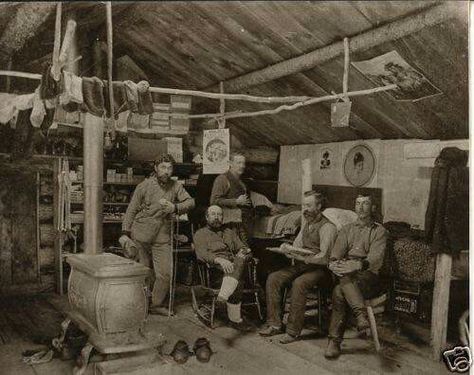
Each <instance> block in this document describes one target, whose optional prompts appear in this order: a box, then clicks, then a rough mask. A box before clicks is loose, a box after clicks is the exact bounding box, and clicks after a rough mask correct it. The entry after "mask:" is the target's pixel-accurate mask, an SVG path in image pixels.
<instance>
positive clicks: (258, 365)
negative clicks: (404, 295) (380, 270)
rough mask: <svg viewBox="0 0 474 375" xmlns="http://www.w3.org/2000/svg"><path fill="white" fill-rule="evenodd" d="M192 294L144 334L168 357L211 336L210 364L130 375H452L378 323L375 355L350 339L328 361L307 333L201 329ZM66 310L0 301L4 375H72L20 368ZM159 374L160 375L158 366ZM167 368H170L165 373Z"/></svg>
mask: <svg viewBox="0 0 474 375" xmlns="http://www.w3.org/2000/svg"><path fill="white" fill-rule="evenodd" d="M188 297H189V296H187V295H186V296H181V297H180V298H179V299H177V307H176V312H177V315H176V316H174V317H172V318H170V319H168V318H167V317H160V316H150V317H149V319H148V322H147V329H151V330H154V331H157V332H161V333H163V334H164V336H165V338H166V340H167V343H166V344H165V345H164V347H163V353H165V354H166V353H169V352H171V350H172V348H173V346H174V344H175V343H176V341H177V340H179V339H182V340H185V341H186V342H188V344H189V345H190V346H191V347H192V345H193V343H194V341H195V340H196V339H197V338H199V337H207V338H208V339H209V340H210V342H211V346H212V349H213V350H214V352H215V354H214V355H213V356H212V358H211V361H210V362H209V363H200V362H198V361H197V360H196V358H195V357H191V358H190V359H189V360H188V361H187V363H185V364H184V365H178V364H176V363H174V362H172V361H171V360H170V359H169V358H167V357H166V356H164V357H163V358H164V361H165V363H167V364H165V365H163V364H162V365H156V366H155V368H151V367H149V368H148V371H149V372H147V371H146V370H144V369H142V370H140V371H134V372H129V373H133V374H135V373H136V374H142V375H144V374H148V373H150V374H157V373H160V374H162V373H169V374H201V373H205V374H209V375H212V374H282V375H289V374H362V373H363V374H381V373H399V374H447V373H448V371H447V369H446V367H445V366H444V364H442V363H436V362H433V361H431V360H430V359H429V358H430V357H429V354H430V351H429V347H427V346H426V345H421V344H419V343H418V344H417V343H413V342H412V343H410V342H409V340H408V339H407V338H406V337H401V336H400V335H398V336H397V335H394V333H393V331H392V330H390V329H389V327H387V326H384V325H381V327H380V331H381V332H380V333H381V336H382V337H387V338H390V342H388V341H383V342H382V345H383V349H382V352H381V353H380V354H376V353H375V352H374V350H373V345H372V343H371V342H370V340H366V339H364V340H363V339H346V340H345V341H344V343H343V355H342V356H341V357H340V358H339V359H338V360H335V361H328V360H326V359H325V358H324V356H323V353H324V349H325V346H326V343H327V339H326V338H325V337H318V335H317V334H314V333H313V332H312V331H309V330H305V331H304V332H303V334H304V335H305V340H302V341H299V342H295V343H293V344H289V345H282V344H280V343H278V337H279V336H276V337H273V338H270V339H264V338H262V337H259V336H258V334H256V333H249V334H240V333H239V332H237V331H235V330H232V329H230V328H228V327H225V325H223V324H221V326H219V327H217V328H216V329H214V330H211V329H209V328H207V327H206V326H205V325H203V324H202V323H201V322H200V321H199V320H198V319H197V318H196V317H195V316H194V314H193V312H192V309H191V307H190V303H189V299H188ZM66 310H67V301H66V299H65V298H61V297H59V296H57V295H52V294H50V295H40V296H36V297H30V298H22V299H20V298H16V299H11V298H9V299H4V300H1V299H0V364H1V370H0V373H1V374H4V375H10V374H11V375H13V374H15V375H17V374H18V375H30V374H31V375H33V374H36V375H42V374H44V375H46V374H48V375H56V374H58V375H59V374H61V375H62V374H70V373H72V372H71V371H72V368H73V362H72V361H61V360H60V359H58V358H55V359H53V360H52V361H51V362H49V363H46V364H41V365H35V366H28V365H26V364H24V363H22V359H21V358H22V356H21V354H22V351H24V350H28V349H35V348H40V347H41V344H42V343H43V344H44V343H47V342H48V341H50V338H51V337H54V336H56V335H57V334H58V333H59V331H60V323H61V321H62V319H63V317H64V316H65V315H64V313H65V311H66ZM160 366H162V367H161V369H162V371H160V372H158V371H157V370H159V369H160ZM165 369H166V371H164V370H165Z"/></svg>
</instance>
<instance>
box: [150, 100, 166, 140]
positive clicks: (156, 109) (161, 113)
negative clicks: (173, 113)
mask: <svg viewBox="0 0 474 375" xmlns="http://www.w3.org/2000/svg"><path fill="white" fill-rule="evenodd" d="M170 107H171V105H170V104H167V103H153V113H152V115H151V116H150V128H151V129H152V130H154V131H156V132H157V133H166V132H169V130H170Z"/></svg>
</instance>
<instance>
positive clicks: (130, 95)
mask: <svg viewBox="0 0 474 375" xmlns="http://www.w3.org/2000/svg"><path fill="white" fill-rule="evenodd" d="M123 85H124V87H125V92H126V94H127V102H128V108H129V109H130V111H132V112H138V87H137V84H136V83H135V82H132V81H124V82H123Z"/></svg>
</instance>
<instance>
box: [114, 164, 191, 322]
mask: <svg viewBox="0 0 474 375" xmlns="http://www.w3.org/2000/svg"><path fill="white" fill-rule="evenodd" d="M173 164H174V159H173V157H172V156H171V155H164V156H160V157H158V158H157V159H156V160H155V163H154V173H153V174H152V175H151V176H150V177H149V178H147V179H146V180H145V181H143V182H141V183H140V184H138V185H137V187H136V189H135V191H134V193H133V197H132V199H131V201H130V204H129V205H128V207H127V212H126V213H125V217H124V220H123V223H122V237H121V238H120V240H119V242H120V243H121V244H127V243H128V244H129V243H130V242H131V241H133V242H134V244H135V245H136V247H137V250H138V258H139V262H140V263H142V264H144V265H146V266H147V267H150V268H153V269H154V283H153V289H152V298H151V306H150V309H149V312H150V313H151V314H161V315H166V314H167V313H168V310H167V309H166V308H165V307H164V306H163V304H164V302H165V299H166V295H167V294H168V291H169V284H170V273H171V257H172V256H173V255H172V249H171V225H172V215H174V214H176V215H180V214H183V213H186V212H188V211H189V210H191V209H192V208H193V207H194V199H193V198H191V196H190V195H189V194H188V192H187V191H186V190H185V189H184V187H183V185H182V184H181V183H179V182H177V181H174V180H172V179H171V175H172V174H173ZM122 246H123V245H122Z"/></svg>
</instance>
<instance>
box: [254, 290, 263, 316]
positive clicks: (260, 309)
mask: <svg viewBox="0 0 474 375" xmlns="http://www.w3.org/2000/svg"><path fill="white" fill-rule="evenodd" d="M255 304H256V305H257V312H258V317H259V318H260V321H262V320H263V315H262V308H261V306H260V300H259V299H258V292H255Z"/></svg>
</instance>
